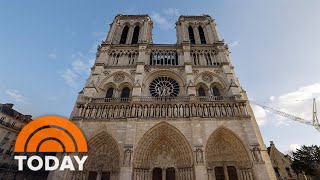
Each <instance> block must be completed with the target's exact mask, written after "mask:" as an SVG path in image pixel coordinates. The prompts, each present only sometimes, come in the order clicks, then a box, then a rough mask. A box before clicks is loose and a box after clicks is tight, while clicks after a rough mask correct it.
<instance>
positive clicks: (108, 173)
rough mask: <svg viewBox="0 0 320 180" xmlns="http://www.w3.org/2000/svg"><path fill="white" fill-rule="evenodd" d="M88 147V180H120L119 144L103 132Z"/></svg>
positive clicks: (86, 165) (86, 164)
mask: <svg viewBox="0 0 320 180" xmlns="http://www.w3.org/2000/svg"><path fill="white" fill-rule="evenodd" d="M88 146H89V154H88V158H90V159H88V160H87V161H86V163H85V165H84V169H85V170H86V171H87V172H88V173H87V179H89V180H96V179H97V178H98V179H100V180H118V179H119V177H118V174H119V170H120V166H119V159H120V151H119V148H118V145H117V142H116V141H115V140H114V139H113V138H112V137H111V136H110V135H109V134H108V133H106V132H104V131H103V132H101V133H99V134H97V135H96V136H94V137H93V138H92V139H91V140H90V141H89V143H88Z"/></svg>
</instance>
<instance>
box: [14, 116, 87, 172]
mask: <svg viewBox="0 0 320 180" xmlns="http://www.w3.org/2000/svg"><path fill="white" fill-rule="evenodd" d="M14 151H15V152H16V153H24V152H27V153H48V152H56V153H76V152H78V153H86V152H88V146H87V142H86V139H85V137H84V135H83V134H82V132H81V130H80V129H79V128H78V127H77V126H76V125H75V124H73V123H72V122H71V121H69V120H68V119H65V118H62V117H59V116H42V117H40V118H37V119H34V120H33V121H31V122H30V123H29V124H27V125H26V126H25V127H24V128H23V129H22V130H21V132H20V133H19V135H18V137H17V139H16V143H15V147H14ZM44 158H45V161H44V162H43V159H42V158H41V157H39V156H36V155H35V156H31V157H29V158H28V157H27V156H15V159H17V160H18V169H19V170H23V161H24V160H26V159H28V160H27V165H28V167H29V168H30V169H31V170H34V171H38V170H40V169H41V168H42V167H43V164H45V170H48V171H51V170H56V169H57V168H58V167H59V164H60V163H59V159H58V158H57V157H55V156H45V157H44ZM73 158H74V160H75V161H76V162H77V163H78V167H79V169H78V170H82V169H83V164H84V162H85V160H86V159H87V156H83V157H82V158H81V159H80V158H79V157H78V156H73ZM33 161H38V163H33ZM51 161H54V164H53V163H51ZM72 163H73V161H72V157H71V156H63V159H62V163H61V166H60V168H59V169H60V170H65V169H70V170H75V169H74V166H73V164H72ZM34 164H37V166H34ZM52 164H53V165H52Z"/></svg>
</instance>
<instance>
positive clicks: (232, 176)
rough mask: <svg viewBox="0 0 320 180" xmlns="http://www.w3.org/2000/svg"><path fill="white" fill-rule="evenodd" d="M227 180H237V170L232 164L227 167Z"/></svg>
mask: <svg viewBox="0 0 320 180" xmlns="http://www.w3.org/2000/svg"><path fill="white" fill-rule="evenodd" d="M227 171H228V176H229V180H238V175H237V170H236V168H235V167H234V166H228V167H227Z"/></svg>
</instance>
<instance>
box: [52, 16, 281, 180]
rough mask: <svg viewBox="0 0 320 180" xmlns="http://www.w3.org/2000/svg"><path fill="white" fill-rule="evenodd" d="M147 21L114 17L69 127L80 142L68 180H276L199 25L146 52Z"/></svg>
mask: <svg viewBox="0 0 320 180" xmlns="http://www.w3.org/2000/svg"><path fill="white" fill-rule="evenodd" d="M152 27H153V23H152V20H151V18H150V17H149V16H148V15H117V16H116V17H115V19H114V21H113V23H112V24H111V26H110V31H109V33H108V36H107V38H106V40H105V41H103V42H102V43H101V45H99V47H98V49H97V53H96V61H95V63H94V65H93V67H92V71H91V74H90V77H89V78H88V80H87V82H86V84H85V87H84V88H83V90H82V91H81V92H80V93H79V96H78V98H77V101H76V103H75V107H74V109H73V112H72V114H71V120H72V121H73V122H74V123H75V124H77V125H78V127H80V128H81V130H82V131H83V133H84V135H85V136H86V138H87V142H88V146H89V152H88V156H89V157H88V159H87V161H86V163H85V167H84V171H82V172H76V171H70V172H57V171H56V172H53V173H51V174H50V175H49V179H53V180H55V179H67V180H69V179H71V180H268V179H276V177H275V174H274V171H273V168H272V165H271V162H270V158H269V156H268V153H267V149H266V146H265V144H264V142H263V139H262V136H261V133H260V131H259V128H258V125H257V122H256V120H255V117H254V114H253V112H252V109H251V107H250V104H249V103H248V98H247V96H246V92H245V91H244V90H243V89H242V87H241V86H240V84H239V81H238V79H237V77H236V75H235V72H234V67H233V66H232V64H231V61H230V58H229V51H228V46H227V45H226V44H225V43H224V42H223V41H222V40H220V39H219V37H218V34H217V31H216V25H215V23H214V20H213V19H212V18H211V17H210V16H208V15H202V16H180V17H179V19H178V21H177V22H176V31H177V43H176V44H154V43H153V42H152Z"/></svg>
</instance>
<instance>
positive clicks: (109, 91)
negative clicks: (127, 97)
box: [106, 87, 114, 98]
mask: <svg viewBox="0 0 320 180" xmlns="http://www.w3.org/2000/svg"><path fill="white" fill-rule="evenodd" d="M113 90H114V89H113V88H112V87H111V88H109V89H108V90H107V94H106V98H112V96H113Z"/></svg>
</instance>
